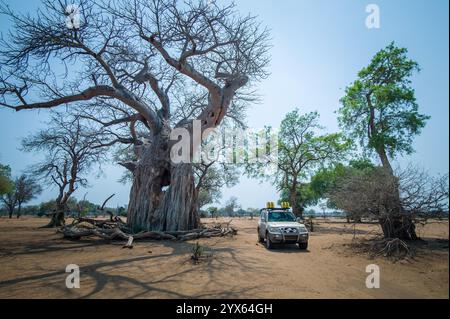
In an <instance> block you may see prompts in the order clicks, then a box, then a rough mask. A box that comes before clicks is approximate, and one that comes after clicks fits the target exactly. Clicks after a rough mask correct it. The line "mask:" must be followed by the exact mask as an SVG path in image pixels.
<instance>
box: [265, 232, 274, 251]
mask: <svg viewBox="0 0 450 319" xmlns="http://www.w3.org/2000/svg"><path fill="white" fill-rule="evenodd" d="M266 248H267V249H272V248H273V243H272V241H271V240H270V237H269V233H266Z"/></svg>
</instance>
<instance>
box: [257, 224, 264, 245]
mask: <svg viewBox="0 0 450 319" xmlns="http://www.w3.org/2000/svg"><path fill="white" fill-rule="evenodd" d="M258 243H261V244H262V243H264V238H263V237H261V236H260V234H259V228H258Z"/></svg>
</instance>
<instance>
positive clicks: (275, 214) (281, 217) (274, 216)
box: [268, 211, 295, 222]
mask: <svg viewBox="0 0 450 319" xmlns="http://www.w3.org/2000/svg"><path fill="white" fill-rule="evenodd" d="M268 220H269V222H295V217H294V215H293V214H292V213H291V212H284V211H271V212H269V214H268Z"/></svg>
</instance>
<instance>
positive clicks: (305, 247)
mask: <svg viewBox="0 0 450 319" xmlns="http://www.w3.org/2000/svg"><path fill="white" fill-rule="evenodd" d="M298 248H299V249H301V250H306V249H308V242H306V243H298Z"/></svg>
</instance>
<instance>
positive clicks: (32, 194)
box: [14, 174, 42, 218]
mask: <svg viewBox="0 0 450 319" xmlns="http://www.w3.org/2000/svg"><path fill="white" fill-rule="evenodd" d="M14 186H15V187H14V188H15V189H14V192H15V198H16V201H17V218H19V217H20V214H21V211H22V205H23V204H25V203H27V202H29V201H30V200H32V199H34V198H36V196H38V195H39V194H40V193H41V192H42V187H41V186H40V185H39V184H38V182H37V181H36V179H35V178H34V177H32V176H29V175H25V174H22V175H20V176H19V177H18V178H16V180H15V183H14Z"/></svg>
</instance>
